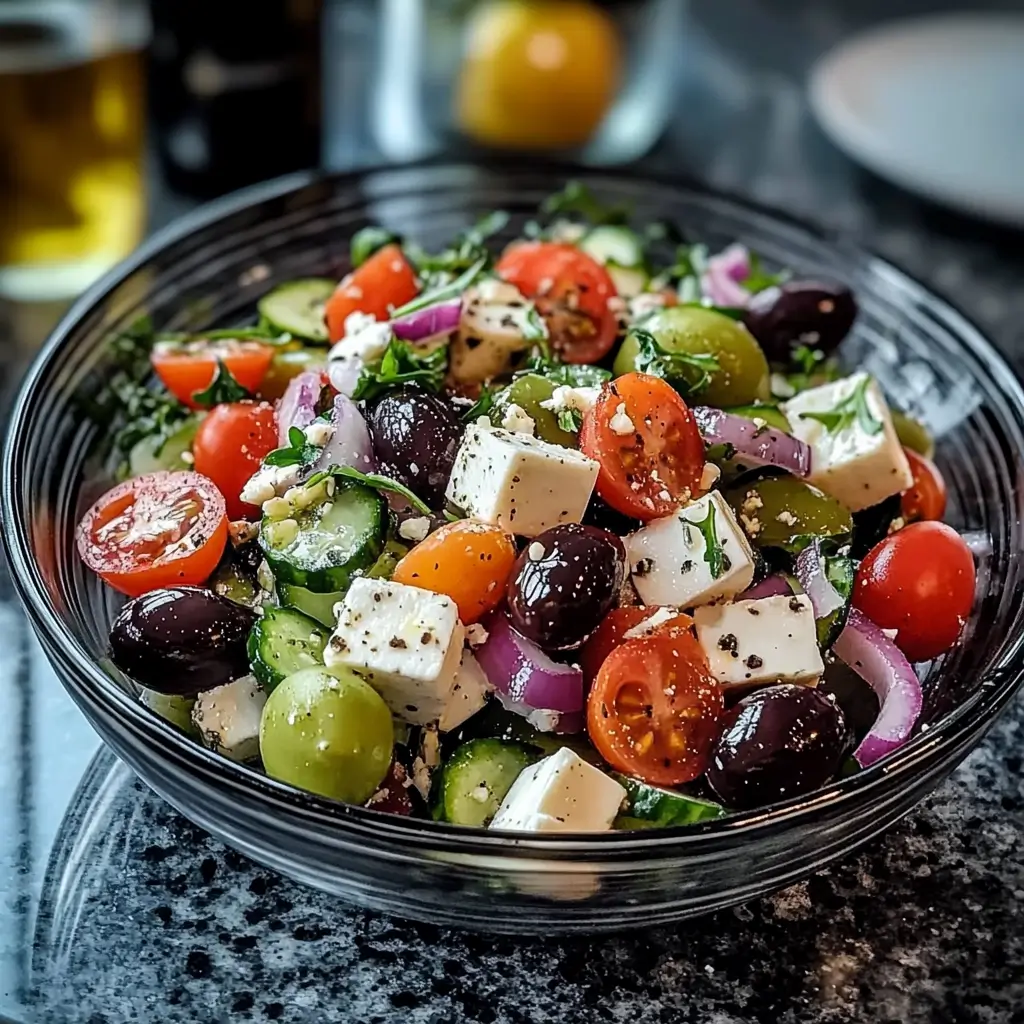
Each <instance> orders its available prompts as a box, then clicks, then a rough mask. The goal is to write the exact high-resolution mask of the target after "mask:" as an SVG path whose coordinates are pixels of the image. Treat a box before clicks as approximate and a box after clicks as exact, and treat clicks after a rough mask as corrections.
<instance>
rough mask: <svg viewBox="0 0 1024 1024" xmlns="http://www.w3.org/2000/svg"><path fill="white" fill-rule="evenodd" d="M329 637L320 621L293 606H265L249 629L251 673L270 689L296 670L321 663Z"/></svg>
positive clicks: (313, 666) (268, 690) (314, 666)
mask: <svg viewBox="0 0 1024 1024" xmlns="http://www.w3.org/2000/svg"><path fill="white" fill-rule="evenodd" d="M329 637H330V634H329V633H328V631H327V630H326V629H325V628H324V627H323V626H322V625H321V624H320V623H319V622H317V621H315V620H314V619H311V618H310V617H309V616H308V615H304V614H303V613H302V612H300V611H296V609H294V608H265V609H264V610H263V615H262V616H260V618H258V619H257V620H256V622H255V624H254V625H253V627H252V630H251V631H250V633H249V641H248V654H249V665H250V667H251V668H252V674H253V675H254V676H255V677H256V678H257V679H258V680H259V681H260V682H261V683H262V684H263V687H264V689H265V690H266V691H267V692H268V693H269V692H270V691H271V690H273V688H274V687H275V686H277V684H278V683H280V682H281V680H283V679H285V678H286V677H287V676H290V675H291V674H292V673H293V672H298V671H299V670H300V669H304V668H316V667H318V666H319V665H322V664H323V663H324V648H325V647H326V646H327V640H328V639H329Z"/></svg>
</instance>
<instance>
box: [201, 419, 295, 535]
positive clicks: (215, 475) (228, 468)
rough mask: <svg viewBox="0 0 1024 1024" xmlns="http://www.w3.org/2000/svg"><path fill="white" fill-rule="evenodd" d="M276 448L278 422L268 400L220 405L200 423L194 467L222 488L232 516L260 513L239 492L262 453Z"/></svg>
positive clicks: (259, 461) (260, 459) (238, 516)
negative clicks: (243, 499)
mask: <svg viewBox="0 0 1024 1024" xmlns="http://www.w3.org/2000/svg"><path fill="white" fill-rule="evenodd" d="M276 447H277V423H276V421H275V419H274V407H273V406H272V405H270V404H269V403H268V402H232V403H230V404H227V405H218V406H217V407H216V408H215V409H212V410H210V412H209V413H208V414H207V416H206V417H205V419H204V420H203V422H202V423H201V424H200V425H199V430H198V431H197V432H196V439H195V441H194V442H193V443H192V456H193V458H194V459H195V462H194V466H195V468H196V471H197V472H199V473H202V474H203V475H204V476H208V477H209V478H210V479H211V480H212V481H213V482H214V483H215V484H216V485H217V486H218V487H219V488H220V492H221V494H223V495H224V501H225V502H226V504H227V512H228V516H229V517H230V518H231V519H251V518H253V517H255V516H258V515H259V511H260V510H259V509H258V508H257V507H256V506H255V505H247V504H246V503H245V502H244V501H242V499H241V497H240V494H241V492H242V488H243V487H244V486H245V485H246V483H247V482H248V480H249V478H250V477H251V476H252V475H253V473H255V472H256V470H257V469H259V468H260V463H261V462H262V461H263V456H264V455H266V454H267V453H268V452H272V451H273V450H274V449H275V448H276Z"/></svg>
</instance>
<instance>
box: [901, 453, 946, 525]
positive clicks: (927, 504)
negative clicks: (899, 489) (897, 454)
mask: <svg viewBox="0 0 1024 1024" xmlns="http://www.w3.org/2000/svg"><path fill="white" fill-rule="evenodd" d="M903 453H904V454H905V455H906V457H907V461H908V462H909V463H910V471H911V472H912V473H913V474H914V483H913V485H912V486H911V487H909V488H908V489H907V490H905V491H904V492H903V495H902V497H901V498H900V512H901V513H902V515H903V518H904V519H906V520H907V522H908V523H910V522H913V521H914V520H916V519H935V520H939V519H941V518H942V517H943V516H944V515H945V514H946V481H945V480H943V479H942V474H941V473H940V472H939V467H938V466H936V465H935V463H934V462H932V460H931V459H926V458H925V457H924V456H923V455H918V453H917V452H915V451H913V450H912V449H910V448H904V449H903Z"/></svg>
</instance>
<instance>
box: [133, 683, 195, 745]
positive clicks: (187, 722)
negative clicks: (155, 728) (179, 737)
mask: <svg viewBox="0 0 1024 1024" xmlns="http://www.w3.org/2000/svg"><path fill="white" fill-rule="evenodd" d="M139 700H140V701H142V703H143V704H145V705H146V707H147V708H149V710H150V711H153V712H155V713H156V714H158V715H159V716H160V717H161V718H164V719H166V720H167V721H168V722H170V723H171V725H173V726H175V727H176V728H178V729H180V730H181V731H182V732H183V733H186V734H187V735H189V736H195V735H197V733H196V727H195V725H194V724H193V722H192V707H193V705H194V704H195V702H196V699H195V697H178V696H176V695H174V694H167V693H157V692H156V690H143V691H142V694H141V695H140V696H139Z"/></svg>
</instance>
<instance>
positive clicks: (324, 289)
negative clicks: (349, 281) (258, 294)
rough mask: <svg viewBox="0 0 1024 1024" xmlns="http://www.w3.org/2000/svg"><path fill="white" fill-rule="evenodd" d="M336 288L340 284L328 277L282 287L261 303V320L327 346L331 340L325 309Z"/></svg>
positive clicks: (309, 278) (295, 282) (289, 283)
mask: <svg viewBox="0 0 1024 1024" xmlns="http://www.w3.org/2000/svg"><path fill="white" fill-rule="evenodd" d="M336 287H337V282H335V281H332V280H330V278H326V277H307V278H303V279H302V280H301V281H289V282H287V284H282V285H278V287H277V288H275V289H274V290H273V291H272V292H268V293H267V294H266V295H264V296H263V298H262V299H260V301H259V305H258V309H259V311H260V316H261V317H263V319H264V320H266V321H267V322H268V323H269V324H270V325H271V326H272V327H274V328H275V329H276V330H278V331H284V332H286V333H288V334H291V335H293V336H294V337H296V338H305V339H306V340H307V341H314V342H317V343H318V344H320V345H326V344H327V342H328V341H329V340H330V339H329V338H328V337H327V325H326V324H325V323H324V305H325V303H326V302H327V300H328V299H329V298H330V297H331V295H332V294H333V293H334V289H335V288H336Z"/></svg>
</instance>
